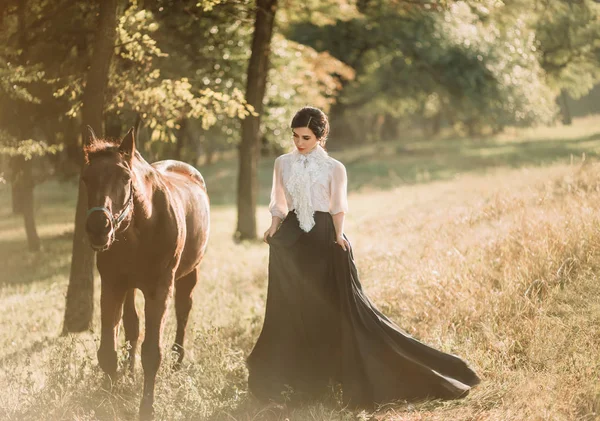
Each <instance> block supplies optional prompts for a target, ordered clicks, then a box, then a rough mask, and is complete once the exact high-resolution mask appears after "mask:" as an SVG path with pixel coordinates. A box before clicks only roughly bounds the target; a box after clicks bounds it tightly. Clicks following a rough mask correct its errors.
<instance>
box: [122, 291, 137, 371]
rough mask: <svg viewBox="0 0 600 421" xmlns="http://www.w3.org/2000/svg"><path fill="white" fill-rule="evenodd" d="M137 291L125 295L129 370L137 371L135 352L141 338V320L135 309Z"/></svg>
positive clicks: (124, 320)
mask: <svg viewBox="0 0 600 421" xmlns="http://www.w3.org/2000/svg"><path fill="white" fill-rule="evenodd" d="M135 291H136V290H135V289H130V290H129V291H127V295H125V304H123V327H124V328H125V341H126V342H128V343H129V351H128V352H129V354H128V359H129V370H130V371H131V374H133V373H134V370H135V351H136V348H137V342H138V338H139V337H140V319H139V317H138V314H137V311H136V309H135Z"/></svg>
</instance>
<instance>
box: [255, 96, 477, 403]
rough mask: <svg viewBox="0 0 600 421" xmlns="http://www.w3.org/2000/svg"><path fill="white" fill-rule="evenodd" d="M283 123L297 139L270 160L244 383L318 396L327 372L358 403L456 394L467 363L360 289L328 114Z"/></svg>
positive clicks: (465, 379)
mask: <svg viewBox="0 0 600 421" xmlns="http://www.w3.org/2000/svg"><path fill="white" fill-rule="evenodd" d="M291 127H292V132H293V137H294V144H295V146H296V148H295V149H294V151H293V152H291V153H288V154H285V155H282V156H280V157H279V158H277V160H276V161H275V168H274V175H273V188H272V192H271V203H270V205H269V210H270V212H271V215H272V223H271V226H270V228H269V229H268V230H267V231H266V232H265V234H264V240H265V242H268V244H269V246H270V255H269V286H268V292H267V305H266V314H265V321H264V325H263V329H262V332H261V334H260V337H259V338H258V341H257V343H256V345H255V346H254V349H253V350H252V353H251V354H250V356H249V357H248V361H247V362H248V369H249V373H250V375H249V379H248V385H249V388H250V391H251V392H252V393H253V394H254V395H255V396H257V397H258V398H260V399H272V400H277V399H278V398H282V397H283V395H284V394H285V393H286V392H287V391H288V390H292V391H293V392H294V393H297V394H299V396H302V397H306V398H317V397H319V396H321V395H322V394H323V393H324V392H325V391H326V389H327V387H328V385H329V384H330V381H333V382H336V383H341V385H342V393H343V400H344V401H345V402H346V403H347V404H350V405H353V406H358V407H365V406H367V407H369V406H372V405H374V404H380V403H386V402H390V401H393V400H398V399H421V398H443V399H454V398H460V397H463V396H465V395H466V394H467V393H468V391H469V390H470V388H471V387H472V386H474V385H476V384H477V383H479V378H478V377H477V375H476V374H475V372H474V371H473V370H471V369H470V368H469V367H468V366H467V364H466V363H465V362H464V361H463V360H461V359H460V358H458V357H456V356H454V355H449V354H445V353H443V352H440V351H437V350H435V349H433V348H430V347H429V346H427V345H425V344H423V343H421V342H419V341H417V340H416V339H414V338H412V337H410V336H408V335H407V334H405V333H403V332H402V331H401V330H400V329H399V328H398V327H397V326H396V325H395V324H394V323H393V322H391V321H390V320H389V319H388V318H387V317H386V316H384V315H383V314H381V313H380V312H379V311H378V310H377V308H375V306H374V305H373V304H372V303H371V302H370V301H369V299H368V298H367V297H366V296H365V294H364V292H363V291H362V287H361V285H360V282H359V279H358V274H357V270H356V266H355V265H354V260H353V254H352V248H351V246H350V243H349V241H348V239H347V238H346V237H345V235H344V216H345V213H346V212H347V211H348V204H347V199H346V187H347V178H346V170H345V168H344V166H343V165H342V164H341V163H340V162H339V161H336V160H335V159H333V158H331V157H329V156H328V155H327V152H326V151H325V149H324V148H323V146H324V144H325V140H326V139H327V134H328V132H329V123H328V120H327V116H326V115H325V114H324V113H323V112H322V111H321V110H319V109H317V108H312V107H305V108H302V109H301V110H300V111H298V112H297V113H296V115H295V116H294V118H293V120H292V124H291Z"/></svg>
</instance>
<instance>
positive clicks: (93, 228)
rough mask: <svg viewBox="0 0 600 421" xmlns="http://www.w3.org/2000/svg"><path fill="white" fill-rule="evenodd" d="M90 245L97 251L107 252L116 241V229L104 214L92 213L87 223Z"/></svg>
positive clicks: (86, 228)
mask: <svg viewBox="0 0 600 421" xmlns="http://www.w3.org/2000/svg"><path fill="white" fill-rule="evenodd" d="M85 230H86V232H87V235H88V239H89V240H90V245H91V246H92V248H93V249H94V250H96V251H106V250H108V248H109V247H110V246H111V244H112V242H113V240H114V227H113V225H112V223H111V221H110V220H109V219H108V218H107V217H106V215H105V214H104V213H102V212H96V213H92V214H90V215H89V216H88V218H87V220H86V223H85Z"/></svg>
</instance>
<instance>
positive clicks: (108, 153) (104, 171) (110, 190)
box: [81, 129, 135, 251]
mask: <svg viewBox="0 0 600 421" xmlns="http://www.w3.org/2000/svg"><path fill="white" fill-rule="evenodd" d="M90 132H91V137H92V141H91V142H90V144H89V145H87V146H86V147H85V149H84V154H85V162H86V163H85V167H84V169H83V172H82V175H81V179H82V181H83V182H84V183H85V186H86V188H87V197H88V211H87V218H86V223H85V229H86V232H87V235H88V238H89V240H90V244H91V245H92V248H93V249H94V250H96V251H105V250H108V248H109V247H110V246H111V245H112V243H113V241H114V239H115V233H116V232H117V230H118V229H119V227H120V225H121V223H122V222H123V221H124V220H125V219H127V218H128V217H129V215H131V212H132V210H133V184H132V183H133V156H134V153H135V140H134V137H133V129H132V130H129V132H128V133H127V134H126V135H125V137H124V138H123V140H122V141H121V142H111V141H105V140H98V139H96V136H95V135H94V132H93V131H92V130H91V129H90Z"/></svg>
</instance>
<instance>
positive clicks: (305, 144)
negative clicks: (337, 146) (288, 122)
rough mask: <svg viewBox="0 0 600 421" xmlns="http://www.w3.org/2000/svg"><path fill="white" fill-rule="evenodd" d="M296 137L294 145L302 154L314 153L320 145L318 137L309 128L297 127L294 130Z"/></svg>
mask: <svg viewBox="0 0 600 421" xmlns="http://www.w3.org/2000/svg"><path fill="white" fill-rule="evenodd" d="M292 132H293V137H294V145H296V148H297V149H298V152H300V153H301V154H306V153H309V152H310V151H312V150H313V149H314V148H315V147H316V146H317V143H319V141H318V139H317V137H316V136H315V134H314V133H313V132H312V130H311V129H309V128H308V127H296V128H295V129H292Z"/></svg>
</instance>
